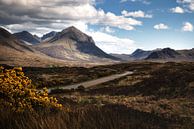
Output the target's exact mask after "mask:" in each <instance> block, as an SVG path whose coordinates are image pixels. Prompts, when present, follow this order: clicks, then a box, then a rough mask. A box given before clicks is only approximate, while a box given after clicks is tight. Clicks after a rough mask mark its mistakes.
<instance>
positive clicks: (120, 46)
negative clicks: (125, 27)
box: [5, 21, 135, 54]
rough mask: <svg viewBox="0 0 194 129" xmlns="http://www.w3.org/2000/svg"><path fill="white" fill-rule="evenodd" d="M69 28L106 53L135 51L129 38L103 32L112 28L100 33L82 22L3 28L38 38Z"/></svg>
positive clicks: (18, 25) (19, 25)
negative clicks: (88, 39)
mask: <svg viewBox="0 0 194 129" xmlns="http://www.w3.org/2000/svg"><path fill="white" fill-rule="evenodd" d="M70 26H75V27H76V28H78V29H79V30H81V31H82V32H84V33H86V34H87V35H90V36H92V38H93V39H94V41H95V43H96V45H97V46H98V47H99V48H101V49H102V50H104V51H105V52H107V53H119V54H122V53H125V54H129V53H131V52H132V51H134V50H135V42H134V41H133V40H132V39H129V38H119V37H117V36H113V35H111V34H109V33H106V32H105V31H107V30H108V31H110V30H111V31H112V28H110V27H105V28H104V29H105V31H103V32H102V30H101V29H100V30H99V31H94V30H91V29H90V28H89V27H88V25H87V24H86V23H85V22H83V21H78V22H69V23H51V24H49V25H48V26H46V27H41V26H40V25H37V24H34V23H30V22H29V23H24V24H14V25H7V26H5V27H6V28H7V29H11V30H12V31H13V32H17V31H23V30H29V32H31V33H32V34H36V35H38V36H42V34H44V33H48V32H50V31H53V30H54V31H61V29H62V28H64V29H65V28H67V27H70Z"/></svg>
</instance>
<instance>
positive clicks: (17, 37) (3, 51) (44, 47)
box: [0, 27, 118, 66]
mask: <svg viewBox="0 0 194 129" xmlns="http://www.w3.org/2000/svg"><path fill="white" fill-rule="evenodd" d="M116 60H118V58H116V57H113V56H111V55H109V54H107V53H105V52H104V51H102V50H101V49H100V48H98V47H97V46H96V45H95V43H94V40H93V39H92V37H90V36H88V35H86V34H84V33H83V32H81V31H80V30H78V29H77V28H75V27H69V28H66V29H64V30H63V31H61V32H50V33H48V34H45V35H43V37H41V38H39V37H37V36H35V35H32V34H30V33H29V32H27V31H22V32H18V33H14V34H11V33H9V32H8V31H7V30H5V29H3V28H0V63H1V64H9V65H20V66H51V65H55V66H64V65H68V66H72V65H78V66H87V65H99V64H109V63H113V62H117V61H116Z"/></svg>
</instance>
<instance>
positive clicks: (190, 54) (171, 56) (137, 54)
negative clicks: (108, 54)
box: [112, 48, 194, 61]
mask: <svg viewBox="0 0 194 129" xmlns="http://www.w3.org/2000/svg"><path fill="white" fill-rule="evenodd" d="M112 55H113V56H115V57H118V58H120V59H122V60H125V61H137V60H151V61H194V48H193V49H190V50H174V49H171V48H164V49H155V50H150V51H145V50H142V49H137V50H135V51H134V52H133V53H132V54H131V55H126V54H112Z"/></svg>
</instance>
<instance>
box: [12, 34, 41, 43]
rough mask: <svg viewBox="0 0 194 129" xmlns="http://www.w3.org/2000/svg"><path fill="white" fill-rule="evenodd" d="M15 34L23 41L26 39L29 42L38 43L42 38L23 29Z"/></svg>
mask: <svg viewBox="0 0 194 129" xmlns="http://www.w3.org/2000/svg"><path fill="white" fill-rule="evenodd" d="M13 35H14V36H16V37H17V38H18V39H20V40H21V41H24V42H26V43H28V44H38V43H40V38H39V37H38V36H36V35H32V34H31V33H29V32H27V31H22V32H18V33H14V34H13Z"/></svg>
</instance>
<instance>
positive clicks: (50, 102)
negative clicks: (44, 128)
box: [0, 67, 62, 112]
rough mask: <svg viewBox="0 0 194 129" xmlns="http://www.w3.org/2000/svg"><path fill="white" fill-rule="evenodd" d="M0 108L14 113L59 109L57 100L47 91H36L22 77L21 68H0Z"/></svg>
mask: <svg viewBox="0 0 194 129" xmlns="http://www.w3.org/2000/svg"><path fill="white" fill-rule="evenodd" d="M0 108H9V109H11V110H12V111H15V112H22V111H24V110H30V111H35V110H36V109H39V108H49V109H55V108H56V109H61V108H62V105H61V104H58V102H57V99H56V98H53V97H49V96H48V90H47V89H46V88H44V89H43V90H37V89H36V88H35V86H33V85H32V83H31V80H30V79H29V78H28V77H26V76H25V75H24V73H23V72H22V68H21V67H17V68H13V69H4V67H0Z"/></svg>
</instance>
